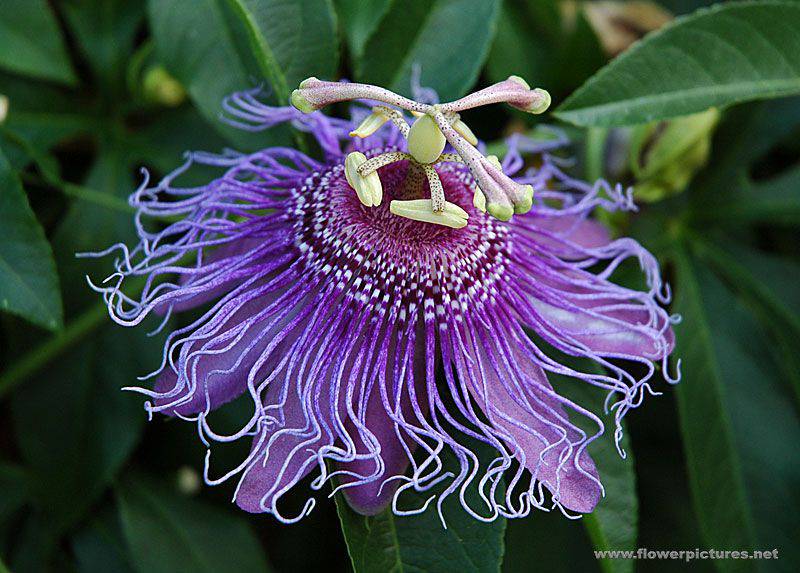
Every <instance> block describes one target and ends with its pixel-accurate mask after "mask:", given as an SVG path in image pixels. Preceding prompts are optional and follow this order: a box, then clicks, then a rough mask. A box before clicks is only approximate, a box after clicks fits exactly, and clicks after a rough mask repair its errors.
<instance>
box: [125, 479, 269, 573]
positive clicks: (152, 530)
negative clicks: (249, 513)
mask: <svg viewBox="0 0 800 573" xmlns="http://www.w3.org/2000/svg"><path fill="white" fill-rule="evenodd" d="M117 500H118V503H119V507H120V512H121V515H122V528H123V531H124V533H125V538H126V539H127V542H128V545H129V547H130V553H131V555H132V556H133V562H134V565H135V567H136V570H137V571H140V572H141V573H183V572H186V573H202V572H208V573H226V572H231V573H242V572H245V571H263V572H266V571H269V567H268V566H267V562H266V559H265V558H264V554H263V553H262V550H261V545H260V543H259V542H258V539H257V538H256V536H255V535H254V534H253V532H252V530H251V529H250V527H249V525H248V521H247V519H246V517H245V514H243V513H238V514H231V513H229V512H227V511H222V510H220V509H218V508H216V507H214V506H211V505H208V504H206V503H202V502H200V501H196V500H192V499H187V498H185V497H183V496H182V495H181V494H179V493H177V492H174V491H169V490H166V489H164V488H162V487H159V486H157V485H155V484H154V483H153V482H152V481H150V480H147V479H142V478H127V479H125V480H124V481H123V482H122V483H121V484H120V486H119V487H118V488H117Z"/></svg>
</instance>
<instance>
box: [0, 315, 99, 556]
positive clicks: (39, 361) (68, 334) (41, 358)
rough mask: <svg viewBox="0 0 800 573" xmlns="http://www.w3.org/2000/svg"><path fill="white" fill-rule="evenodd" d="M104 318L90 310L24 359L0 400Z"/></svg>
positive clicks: (9, 373) (9, 375)
mask: <svg viewBox="0 0 800 573" xmlns="http://www.w3.org/2000/svg"><path fill="white" fill-rule="evenodd" d="M106 315H107V311H106V306H105V305H104V304H103V305H97V306H95V307H92V308H91V309H89V310H87V311H86V312H84V313H83V314H81V315H80V316H79V317H78V318H76V319H75V320H74V321H72V322H71V323H70V324H69V325H67V327H66V328H64V330H62V331H61V332H59V333H58V334H56V335H55V336H54V337H53V338H51V339H49V340H48V341H47V342H44V343H42V344H40V345H39V346H37V347H36V348H34V349H33V350H31V351H30V352H28V353H27V354H25V355H23V356H22V358H20V359H19V360H17V361H16V362H15V363H14V364H13V365H12V366H11V368H9V369H8V370H6V371H5V372H3V373H2V374H0V397H2V396H4V395H5V394H6V393H7V392H9V391H10V390H12V389H13V388H14V387H15V386H16V385H17V384H19V383H20V382H22V381H23V380H25V379H26V378H29V377H30V376H32V375H33V374H35V373H36V372H38V371H39V370H40V369H42V368H43V367H44V366H46V365H47V364H49V363H50V362H52V361H53V360H54V359H55V358H56V357H58V356H59V355H61V354H63V353H64V352H65V351H66V350H68V349H69V348H71V347H73V346H74V345H75V344H77V343H78V342H80V341H81V340H83V339H84V338H85V337H86V336H87V335H89V334H90V333H91V332H92V331H94V330H95V329H96V328H98V327H99V326H100V325H101V324H102V323H103V322H104V320H105V318H106ZM0 571H2V570H0Z"/></svg>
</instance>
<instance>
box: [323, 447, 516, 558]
mask: <svg viewBox="0 0 800 573" xmlns="http://www.w3.org/2000/svg"><path fill="white" fill-rule="evenodd" d="M478 450H480V448H478ZM480 457H482V456H481V455H480V454H479V458H480ZM445 464H451V465H454V464H455V461H454V459H451V458H448V459H446V460H445ZM503 491H504V488H503V485H502V484H500V487H499V488H498V492H497V495H498V496H502V495H503ZM430 495H432V492H425V493H419V494H418V493H416V492H411V491H409V492H404V493H403V494H402V496H401V499H402V500H403V504H404V506H405V504H412V505H413V506H414V507H421V506H422V505H423V504H424V502H425V500H426V499H428V497H429V496H430ZM457 498H458V496H457V495H452V496H451V497H450V498H449V499H447V500H446V501H445V503H444V504H443V514H444V518H445V521H446V522H447V529H444V528H443V527H442V522H441V521H440V519H439V515H438V514H437V512H436V504H435V503H434V504H431V507H428V509H427V510H426V511H425V512H423V513H422V514H419V515H414V516H397V515H394V514H393V513H392V511H391V508H388V509H386V510H384V511H383V512H382V513H380V514H378V515H376V516H373V517H364V516H363V515H359V514H357V513H356V512H354V511H353V510H352V509H350V506H349V505H347V502H346V501H345V500H344V497H343V495H342V494H341V493H340V494H337V495H336V506H337V509H338V512H339V520H340V521H341V524H342V533H343V534H344V538H345V541H346V542H347V550H348V552H349V554H350V559H351V561H352V563H353V568H354V570H355V572H356V573H387V572H394V573H400V572H410V571H414V572H419V573H422V572H425V573H440V572H441V573H450V572H452V571H461V572H464V573H466V572H467V571H476V572H477V571H480V572H482V573H483V572H489V571H499V569H500V564H501V562H502V558H503V551H504V548H503V534H504V532H505V527H506V520H505V519H503V518H498V519H497V520H495V521H494V522H492V523H483V522H481V521H478V520H476V519H475V518H474V517H472V516H471V515H469V514H468V513H467V512H466V511H464V509H463V508H462V507H461V504H460V503H459V501H458V499H457ZM466 498H467V499H468V500H469V501H470V502H471V503H472V505H473V506H474V507H478V506H479V504H480V503H481V502H480V498H479V497H478V493H477V491H473V489H470V490H469V491H468V492H467V493H466Z"/></svg>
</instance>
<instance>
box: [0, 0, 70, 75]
mask: <svg viewBox="0 0 800 573" xmlns="http://www.w3.org/2000/svg"><path fill="white" fill-rule="evenodd" d="M0 68H4V69H6V70H8V71H11V72H15V73H19V74H24V75H27V76H31V77H34V78H39V79H43V80H52V81H55V82H60V83H64V84H67V85H74V84H75V83H76V77H75V73H74V72H73V71H72V65H71V64H70V62H69V57H68V56H67V50H66V47H65V45H64V38H63V37H62V35H61V30H59V28H58V23H57V22H56V19H55V17H54V16H53V12H52V11H51V9H50V6H49V5H48V3H47V2H46V0H5V1H4V2H3V13H2V14H1V15H0Z"/></svg>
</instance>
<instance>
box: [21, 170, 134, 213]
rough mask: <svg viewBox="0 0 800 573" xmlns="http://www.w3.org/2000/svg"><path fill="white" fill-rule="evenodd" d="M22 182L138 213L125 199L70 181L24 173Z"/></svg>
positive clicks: (111, 207)
mask: <svg viewBox="0 0 800 573" xmlns="http://www.w3.org/2000/svg"><path fill="white" fill-rule="evenodd" d="M22 180H23V182H25V183H28V184H34V185H52V186H53V187H55V188H56V189H58V190H59V191H61V192H62V193H64V195H66V196H67V197H74V198H75V199H80V200H81V201H86V202H88V203H94V204H95V205H100V206H101V207H107V208H109V209H113V210H115V211H121V212H123V213H135V212H136V209H134V208H133V207H131V206H130V205H129V204H128V202H127V201H125V200H124V199H120V198H119V197H116V196H114V195H109V194H108V193H102V192H100V191H97V190H95V189H90V188H89V187H84V186H83V185H76V184H75V183H69V182H68V181H63V180H60V179H53V178H51V177H47V178H44V177H38V176H36V175H32V174H30V173H22Z"/></svg>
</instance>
